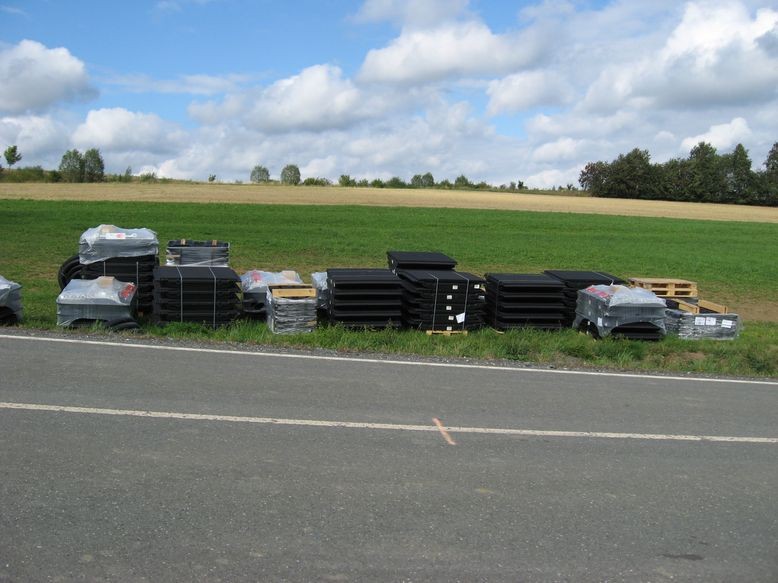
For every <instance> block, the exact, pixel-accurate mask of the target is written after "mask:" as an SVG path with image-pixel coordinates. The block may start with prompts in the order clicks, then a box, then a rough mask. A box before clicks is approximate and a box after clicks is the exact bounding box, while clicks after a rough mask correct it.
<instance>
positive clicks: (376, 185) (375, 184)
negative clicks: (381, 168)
mask: <svg viewBox="0 0 778 583" xmlns="http://www.w3.org/2000/svg"><path fill="white" fill-rule="evenodd" d="M370 186H372V187H373V188H383V187H384V181H383V180H381V179H380V178H376V179H374V180H373V181H372V182H371V183H370Z"/></svg>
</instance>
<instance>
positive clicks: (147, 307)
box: [81, 255, 158, 315]
mask: <svg viewBox="0 0 778 583" xmlns="http://www.w3.org/2000/svg"><path fill="white" fill-rule="evenodd" d="M157 263H158V262H157V256H156V255H141V256H139V257H111V258H110V259H106V260H104V261H95V262H94V263H88V264H86V265H82V266H81V279H96V278H98V277H102V276H105V275H108V276H112V277H115V278H116V279H118V280H119V281H126V282H130V283H134V284H135V286H136V287H137V291H136V292H135V300H134V301H135V304H134V309H135V310H136V311H137V312H138V314H140V315H151V312H152V309H153V304H154V268H155V267H157Z"/></svg>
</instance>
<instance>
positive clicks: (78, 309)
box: [57, 276, 138, 330]
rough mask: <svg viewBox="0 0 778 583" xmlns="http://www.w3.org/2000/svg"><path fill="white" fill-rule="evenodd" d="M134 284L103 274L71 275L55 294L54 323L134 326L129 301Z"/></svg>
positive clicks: (130, 300) (115, 327) (121, 327)
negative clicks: (83, 277) (57, 295)
mask: <svg viewBox="0 0 778 583" xmlns="http://www.w3.org/2000/svg"><path fill="white" fill-rule="evenodd" d="M135 291H136V287H135V285H134V284H132V283H129V282H124V281H119V280H118V279H116V278H115V277H110V276H105V277H98V278H97V279H74V280H72V281H71V282H70V283H68V285H67V287H65V289H64V290H62V293H60V294H59V297H57V325H58V326H65V327H75V326H90V325H92V324H97V323H102V324H105V325H106V326H108V327H111V328H114V329H121V330H123V329H135V328H137V327H138V324H137V322H135V320H133V318H132V311H131V304H132V299H133V297H134V296H135Z"/></svg>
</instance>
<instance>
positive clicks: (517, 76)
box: [486, 71, 572, 115]
mask: <svg viewBox="0 0 778 583" xmlns="http://www.w3.org/2000/svg"><path fill="white" fill-rule="evenodd" d="M486 93H487V95H488V96H489V105H488V108H487V111H488V112H489V114H491V115H496V114H500V113H513V112H518V111H524V110H527V109H531V108H533V107H538V106H541V105H542V106H549V105H561V104H563V103H566V102H567V101H568V100H569V99H570V98H571V97H572V90H571V88H570V87H569V85H568V84H567V83H566V82H565V80H564V79H563V78H562V77H561V75H559V74H558V73H556V72H553V71H552V72H546V71H527V72H525V73H514V74H513V75H508V76H507V77H504V78H502V79H498V80H496V81H491V82H490V83H489V86H488V88H487V90H486Z"/></svg>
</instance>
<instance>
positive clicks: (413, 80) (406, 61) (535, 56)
mask: <svg viewBox="0 0 778 583" xmlns="http://www.w3.org/2000/svg"><path fill="white" fill-rule="evenodd" d="M546 42H547V41H546V39H544V37H543V35H542V34H541V33H540V31H537V32H535V31H530V32H522V33H511V34H494V33H493V32H492V31H491V30H490V29H489V27H488V26H486V25H485V24H484V23H483V22H479V21H475V20H471V21H467V22H450V23H445V24H442V25H440V26H438V27H436V28H432V29H415V28H413V29H409V28H406V29H403V31H402V33H401V34H400V36H399V37H397V38H396V39H394V40H393V41H392V42H391V43H390V44H389V46H388V47H385V48H382V49H373V50H371V51H369V52H368V53H367V56H366V57H365V60H364V62H363V63H362V68H361V70H360V72H359V76H358V78H359V79H360V80H361V81H364V82H380V83H394V84H424V83H429V82H435V81H440V80H442V79H445V78H448V77H457V76H482V75H488V74H495V73H497V74H500V73H505V72H510V71H516V70H518V69H520V68H523V67H527V66H529V65H531V64H533V63H536V62H537V61H538V60H539V59H540V57H541V56H542V54H543V48H544V47H545V45H546Z"/></svg>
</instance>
